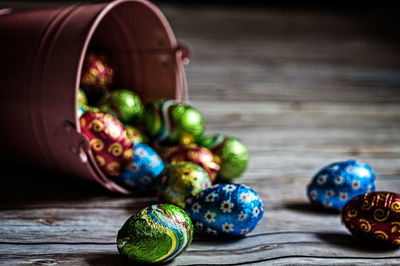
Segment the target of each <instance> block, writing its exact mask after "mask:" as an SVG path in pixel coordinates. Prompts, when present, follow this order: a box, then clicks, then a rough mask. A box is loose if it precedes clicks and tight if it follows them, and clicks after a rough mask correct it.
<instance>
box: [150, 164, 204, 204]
mask: <svg viewBox="0 0 400 266" xmlns="http://www.w3.org/2000/svg"><path fill="white" fill-rule="evenodd" d="M210 186H211V181H210V178H209V177H208V174H207V172H206V171H205V170H204V169H203V168H201V167H200V166H198V165H197V164H194V163H191V162H178V163H173V164H169V165H167V166H166V167H165V169H164V171H163V172H162V173H161V174H160V176H159V178H158V181H157V195H158V197H159V198H160V200H161V201H167V202H168V203H171V204H174V205H177V206H179V207H181V208H184V207H185V202H186V200H187V199H188V198H190V197H192V196H195V195H196V194H198V193H200V192H201V191H203V190H204V189H206V188H208V187H210Z"/></svg>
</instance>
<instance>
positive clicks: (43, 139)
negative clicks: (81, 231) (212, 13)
mask: <svg viewBox="0 0 400 266" xmlns="http://www.w3.org/2000/svg"><path fill="white" fill-rule="evenodd" d="M0 36H1V37H0V50H1V51H2V52H1V55H0V60H1V64H0V73H1V74H0V75H1V77H2V83H1V87H0V101H1V102H0V106H1V108H2V109H1V112H0V121H1V125H2V127H3V128H2V136H3V139H5V140H7V141H5V146H4V151H5V154H7V156H8V157H9V158H12V160H14V161H18V162H22V163H29V164H32V165H35V166H39V167H42V168H46V169H52V170H56V171H60V172H63V173H67V174H68V175H71V176H75V177H79V178H85V179H89V180H93V181H96V182H98V183H100V184H102V185H103V186H104V187H106V188H107V189H109V190H111V191H117V192H121V193H125V194H129V193H130V192H129V191H128V190H125V189H124V188H122V187H120V186H118V185H117V184H115V183H114V182H112V181H111V180H109V179H108V178H107V177H106V176H105V175H104V174H103V173H102V172H101V170H100V168H99V167H98V166H97V163H96V161H95V158H94V156H93V153H92V151H91V149H90V146H89V143H88V140H87V138H86V137H84V136H83V135H82V134H80V128H79V123H78V117H77V112H76V110H77V93H78V88H79V83H80V77H81V68H82V64H83V60H84V57H85V55H86V52H87V50H88V47H89V46H90V47H95V48H96V49H100V50H102V51H104V52H105V53H107V54H108V55H109V58H110V61H111V62H112V63H113V65H115V66H117V71H118V79H119V82H120V83H121V85H122V86H123V87H125V88H128V89H132V90H133V91H134V92H135V93H137V94H138V95H139V96H140V97H141V99H142V100H143V102H148V101H150V100H153V99H157V98H170V99H177V100H180V101H186V99H187V90H186V79H185V75H184V70H183V62H184V60H185V58H184V56H185V54H186V52H185V50H184V49H182V48H181V47H180V46H179V45H178V43H177V42H176V40H175V37H174V34H173V32H172V30H171V28H170V26H169V24H168V22H167V20H166V18H165V17H164V16H163V14H162V13H161V11H160V10H159V9H157V7H155V6H154V5H153V4H151V3H149V2H147V1H145V0H119V1H114V2H111V3H101V4H86V5H71V6H66V7H59V8H52V9H36V10H21V11H15V12H13V11H12V10H3V11H2V12H0Z"/></svg>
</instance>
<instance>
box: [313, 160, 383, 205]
mask: <svg viewBox="0 0 400 266" xmlns="http://www.w3.org/2000/svg"><path fill="white" fill-rule="evenodd" d="M372 191H375V174H374V172H373V170H372V168H371V167H370V166H369V165H367V164H365V163H362V162H359V161H355V160H348V161H345V162H335V163H332V164H329V165H328V166H326V167H324V168H322V169H321V170H320V171H319V172H318V173H317V174H316V175H315V176H314V177H313V179H312V180H311V183H310V184H309V185H308V187H307V195H308V197H309V199H310V201H311V203H312V204H313V205H314V206H316V207H321V208H325V209H330V210H335V211H339V210H341V209H342V208H343V206H344V205H345V204H346V203H347V201H349V200H350V199H352V198H353V197H355V196H357V195H360V194H364V193H367V192H372Z"/></svg>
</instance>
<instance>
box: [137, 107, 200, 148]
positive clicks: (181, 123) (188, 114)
mask: <svg viewBox="0 0 400 266" xmlns="http://www.w3.org/2000/svg"><path fill="white" fill-rule="evenodd" d="M143 125H144V127H145V129H146V132H147V134H148V135H149V137H151V138H153V139H154V140H155V141H157V142H166V143H169V144H177V143H180V144H190V143H193V142H195V141H198V140H199V139H200V137H201V136H202V134H203V131H204V122H203V118H202V116H201V114H200V113H199V112H198V111H197V110H196V109H194V108H193V107H191V106H188V105H185V104H182V103H178V102H176V101H173V100H165V99H163V100H156V101H153V102H150V103H148V104H147V105H146V106H145V112H144V116H143Z"/></svg>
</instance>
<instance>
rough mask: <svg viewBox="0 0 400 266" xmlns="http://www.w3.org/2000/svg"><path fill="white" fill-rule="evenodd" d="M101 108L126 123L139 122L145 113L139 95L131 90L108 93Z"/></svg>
mask: <svg viewBox="0 0 400 266" xmlns="http://www.w3.org/2000/svg"><path fill="white" fill-rule="evenodd" d="M100 110H101V111H102V112H105V113H111V114H113V115H115V116H116V117H117V118H118V119H119V120H120V121H122V122H124V123H133V124H135V123H139V121H140V119H141V116H142V114H143V105H142V101H141V100H140V98H139V96H138V95H136V94H135V93H134V92H132V91H129V90H115V91H113V92H111V93H110V94H108V95H107V96H106V97H105V99H103V103H102V104H101V105H100Z"/></svg>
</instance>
